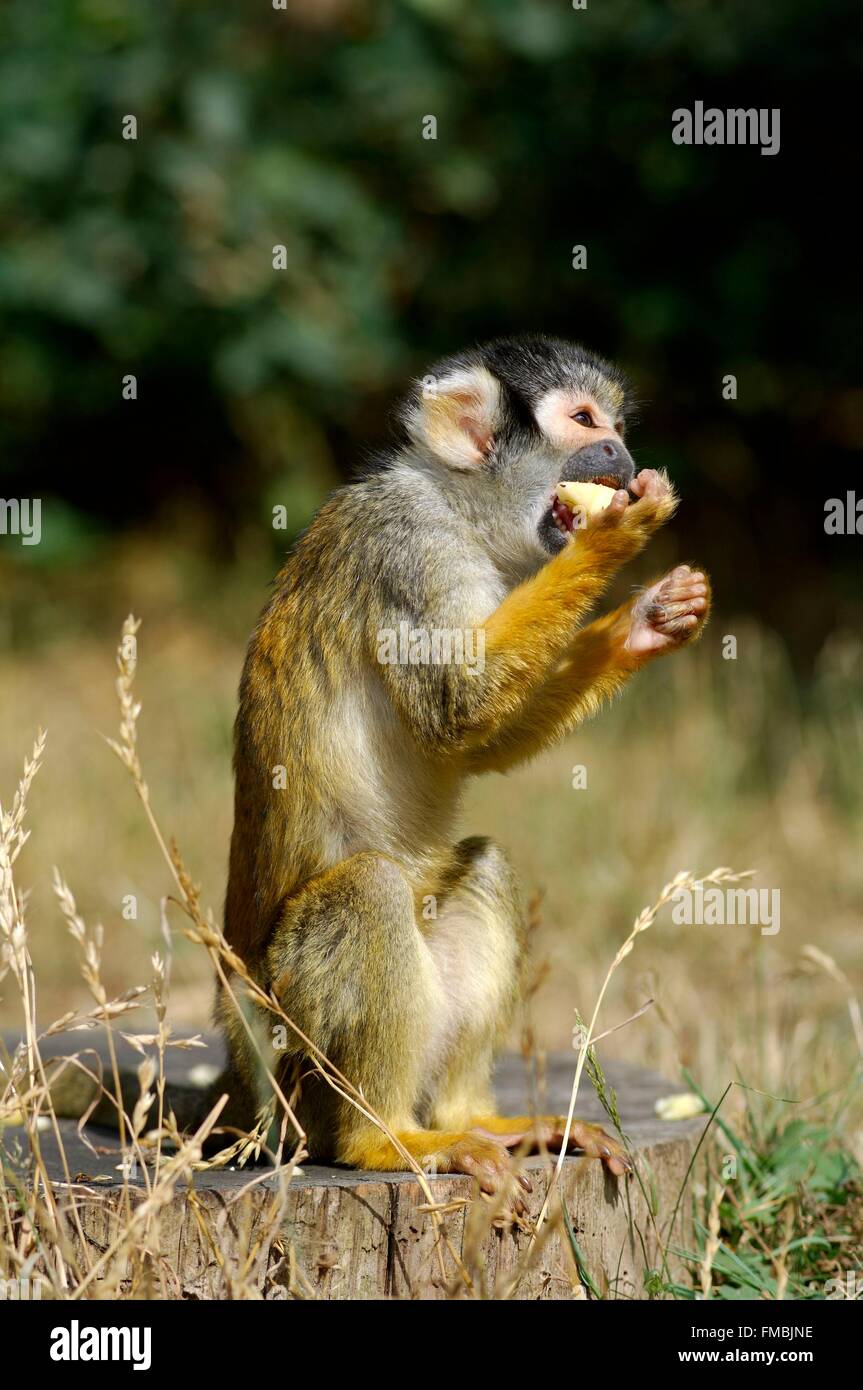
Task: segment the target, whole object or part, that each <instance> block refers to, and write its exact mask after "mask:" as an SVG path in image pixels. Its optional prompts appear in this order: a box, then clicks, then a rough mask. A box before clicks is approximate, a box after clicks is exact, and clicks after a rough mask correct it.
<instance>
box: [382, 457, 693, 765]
mask: <svg viewBox="0 0 863 1390" xmlns="http://www.w3.org/2000/svg"><path fill="white" fill-rule="evenodd" d="M641 476H643V475H641ZM616 499H620V500H619V501H618V500H615V501H612V503H611V504H610V505H609V507H608V509H607V510H606V511H605V512H603V513H602V515H601V516H600V517H599V518H597V520H596V521H593V522H591V524H590V525H589V526H587V527H586V528H585V529H584V530H583V531H582V532H580V534H579V537H578V540H577V542H576V543H574V544H571V545H569V546H567V548H566V549H565V550H563V551H561V553H560V554H559V555H557V556H556V557H555V558H554V559H553V560H550V561H549V563H548V564H547V565H545V566H544V567H543V568H542V569H541V570H540V571H539V573H538V574H537V575H535V576H534V577H533V578H532V579H529V580H527V581H526V582H525V583H523V584H520V585H519V586H518V587H517V588H516V589H513V591H512V592H511V593H510V594H509V595H508V596H507V597H506V598H505V599H504V600H503V602H502V603H501V604H500V606H499V607H498V608H497V609H496V610H495V612H494V613H493V614H492V615H491V617H490V618H489V619H488V620H487V621H486V622H485V623H484V624H483V627H482V632H483V636H484V643H485V646H484V666H483V669H481V670H479V669H477V670H476V671H473V672H467V671H466V670H465V669H464V667H463V666H459V665H449V666H446V667H440V666H438V667H435V666H428V665H426V666H422V665H417V666H409V667H404V666H402V667H398V666H389V667H387V666H382V667H381V671H382V674H383V678H384V680H385V682H386V684H387V686H388V688H389V690H390V694H391V697H392V699H393V703H394V704H395V706H396V708H397V709H398V710H399V712H400V713H401V715H402V718H403V719H404V720H405V722H406V723H407V724H409V726H410V728H411V730H412V732H413V733H414V736H415V737H416V738H417V740H418V741H419V742H420V743H421V744H423V745H424V746H426V747H428V748H429V749H430V750H431V751H437V752H444V751H446V752H448V753H452V752H456V753H461V754H463V755H464V756H466V757H469V756H470V754H471V753H472V752H473V750H475V749H477V748H480V747H483V746H485V745H487V744H489V743H490V742H492V741H493V740H494V739H495V738H497V737H498V736H499V735H500V734H501V733H502V732H503V731H504V730H505V729H506V728H508V727H509V726H511V725H512V724H514V723H517V722H518V721H519V720H521V719H522V718H524V717H525V716H526V715H527V712H528V710H529V709H530V707H531V705H532V703H533V701H534V699H535V697H536V692H537V691H538V689H540V688H541V687H543V686H544V685H545V684H546V682H547V681H548V680H549V679H550V678H551V677H552V676H553V675H554V673H555V671H556V670H557V667H558V666H559V664H560V663H561V661H563V660H564V659H565V658H566V657H567V654H568V650H569V647H570V644H571V643H572V642H573V640H574V639H575V637H576V634H577V632H578V628H579V624H580V623H581V621H582V620H583V618H584V616H585V614H586V613H587V612H588V610H589V609H590V608H591V607H593V605H594V603H595V602H596V600H597V599H598V598H600V597H601V595H602V594H603V593H604V591H605V589H606V587H607V585H608V583H609V581H610V580H611V579H612V578H613V576H614V575H615V574H616V573H617V571H618V570H619V569H620V567H621V566H622V565H623V564H624V563H625V562H626V561H627V560H629V559H631V558H632V557H633V556H635V555H637V554H638V553H639V551H641V550H642V549H643V547H644V546H645V545H646V544H647V542H648V540H649V539H650V537H651V536H652V535H653V533H654V532H655V531H656V530H657V529H658V528H659V527H660V526H661V525H662V523H663V522H664V521H666V520H667V519H668V517H669V516H671V514H672V513H673V511H674V508H675V505H676V498H675V496H674V493H673V491H672V490H671V487H670V485H669V483H668V481H667V479H666V478H664V477H662V476H661V475H659V474H656V473H653V474H651V476H650V480H649V482H647V483H646V487H645V492H644V495H643V496H642V497H641V498H640V499H639V500H638V501H637V502H634V503H632V504H630V505H626V503H627V499H626V495H625V493H617V494H616Z"/></svg>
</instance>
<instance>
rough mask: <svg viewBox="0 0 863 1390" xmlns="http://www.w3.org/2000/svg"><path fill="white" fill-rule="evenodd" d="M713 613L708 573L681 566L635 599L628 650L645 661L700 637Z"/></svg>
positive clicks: (627, 644) (627, 641)
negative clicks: (709, 615) (708, 617)
mask: <svg viewBox="0 0 863 1390" xmlns="http://www.w3.org/2000/svg"><path fill="white" fill-rule="evenodd" d="M709 612H710V581H709V580H708V578H707V575H706V574H704V573H702V571H701V570H693V569H691V568H690V567H689V565H678V566H677V568H676V569H673V570H672V571H671V573H670V574H667V575H666V576H665V578H664V579H660V580H659V582H658V583H656V584H652V585H651V586H650V588H649V589H645V591H644V593H642V594H639V596H638V598H637V599H636V600H635V603H634V604H633V606H632V622H631V625H630V629H629V636H628V637H627V639H626V643H625V647H626V650H627V651H628V652H631V653H632V655H633V656H636V657H639V658H641V659H642V660H643V659H644V658H646V657H652V656H661V655H662V653H663V652H668V651H671V650H672V649H673V648H674V647H679V646H680V645H681V644H682V643H683V642H689V641H691V640H692V638H693V637H696V636H698V635H699V634H700V632H701V630H702V628H703V627H704V624H705V622H706V621H707V615H708V613H709Z"/></svg>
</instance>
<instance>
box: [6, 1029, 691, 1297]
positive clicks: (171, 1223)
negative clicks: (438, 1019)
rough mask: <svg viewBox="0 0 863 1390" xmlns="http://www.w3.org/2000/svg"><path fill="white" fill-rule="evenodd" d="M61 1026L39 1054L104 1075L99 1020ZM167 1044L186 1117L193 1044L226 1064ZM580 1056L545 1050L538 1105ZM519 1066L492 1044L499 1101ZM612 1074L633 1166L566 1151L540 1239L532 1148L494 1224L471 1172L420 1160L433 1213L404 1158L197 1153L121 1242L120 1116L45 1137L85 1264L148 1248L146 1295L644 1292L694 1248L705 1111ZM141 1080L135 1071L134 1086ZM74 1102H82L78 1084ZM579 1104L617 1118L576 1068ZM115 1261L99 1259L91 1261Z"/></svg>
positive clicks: (116, 1264) (540, 1175) (144, 1189)
mask: <svg viewBox="0 0 863 1390" xmlns="http://www.w3.org/2000/svg"><path fill="white" fill-rule="evenodd" d="M70 1036H71V1035H69V1034H66V1035H65V1036H63V1037H62V1038H60V1039H57V1040H53V1041H52V1040H49V1042H47V1043H46V1044H45V1046H44V1048H43V1055H44V1056H46V1057H47V1056H55V1057H56V1056H68V1055H69V1054H70V1053H71V1052H72V1051H73V1050H78V1051H80V1052H84V1051H85V1050H86V1051H88V1052H89V1053H90V1056H89V1058H88V1059H87V1060H88V1063H89V1065H90V1066H91V1067H92V1065H93V1056H92V1051H94V1050H95V1051H97V1052H98V1053H99V1055H100V1057H101V1059H102V1065H103V1068H104V1072H105V1075H106V1077H107V1076H109V1075H110V1071H109V1068H108V1065H107V1052H106V1048H105V1043H104V1036H103V1035H102V1034H100V1033H98V1032H93V1033H84V1034H81V1035H79V1036H80V1037H81V1038H82V1041H81V1042H80V1043H76V1044H74V1045H73V1044H71V1043H70ZM14 1041H15V1040H13V1039H10V1038H8V1037H7V1039H6V1045H7V1046H8V1047H10V1049H11V1047H12V1046H14ZM117 1050H118V1055H119V1061H120V1066H121V1071H122V1072H123V1074H124V1076H128V1075H130V1074H131V1075H132V1076H134V1074H135V1071H136V1069H137V1067H138V1065H139V1064H140V1062H141V1057H140V1055H139V1054H138V1053H136V1052H135V1051H134V1050H133V1049H132V1048H131V1047H130V1046H129V1045H128V1044H126V1043H124V1042H122V1041H121V1040H120V1039H119V1038H118V1039H117ZM168 1056H169V1064H168V1082H169V1096H170V1101H171V1103H172V1104H173V1105H174V1108H175V1110H176V1113H177V1115H178V1118H180V1119H182V1114H183V1111H184V1108H185V1107H186V1105H187V1102H188V1100H189V1098H190V1097H194V1098H195V1099H196V1100H197V1099H198V1098H199V1096H200V1091H201V1089H202V1084H203V1083H202V1082H198V1083H197V1085H196V1077H198V1076H199V1075H200V1073H201V1063H202V1060H203V1061H205V1065H206V1067H208V1068H218V1067H219V1066H220V1065H221V1060H222V1057H221V1045H220V1043H219V1040H218V1039H217V1038H215V1037H208V1038H207V1049H206V1051H202V1050H201V1049H195V1050H193V1051H176V1050H173V1051H169V1054H168ZM575 1063H576V1054H575V1053H569V1054H567V1053H560V1054H552V1055H551V1056H549V1057H548V1058H547V1059H546V1074H545V1078H544V1097H543V1101H542V1109H543V1110H544V1111H546V1112H552V1111H553V1112H556V1111H559V1112H561V1113H565V1112H566V1109H567V1106H568V1103H569V1092H570V1086H571V1084H572V1077H573V1073H574V1069H575ZM68 1074H70V1075H71V1074H72V1073H71V1072H69V1073H68ZM527 1080H528V1078H527V1074H526V1068H525V1064H524V1062H523V1060H522V1059H521V1058H520V1057H516V1056H512V1055H508V1056H504V1057H502V1058H501V1059H500V1062H499V1064H498V1067H497V1071H496V1076H495V1090H496V1094H497V1097H498V1102H499V1106H500V1110H501V1112H502V1113H507V1112H509V1113H512V1114H519V1113H521V1114H524V1113H530V1112H531V1105H530V1103H529V1101H528V1084H527ZM606 1080H607V1082H608V1085H609V1086H610V1087H612V1088H613V1089H614V1090H615V1091H616V1094H617V1103H618V1107H619V1112H620V1115H621V1119H622V1122H623V1129H624V1132H625V1134H626V1136H627V1138H628V1140H629V1143H630V1145H631V1148H632V1152H633V1156H634V1159H635V1163H636V1173H635V1175H633V1176H632V1177H630V1178H628V1179H622V1180H620V1181H619V1182H617V1181H615V1180H614V1179H612V1178H610V1177H609V1176H608V1175H606V1174H605V1173H604V1171H603V1169H602V1166H601V1165H600V1164H599V1163H598V1162H596V1161H595V1160H588V1159H585V1158H581V1157H578V1156H575V1157H570V1158H567V1159H566V1160H565V1162H564V1165H563V1170H562V1173H561V1179H560V1183H559V1188H558V1192H559V1194H560V1195H561V1196H562V1197H563V1203H564V1205H565V1210H564V1207H563V1206H562V1205H561V1203H560V1202H559V1201H558V1200H557V1199H553V1201H552V1203H551V1206H550V1212H551V1216H552V1221H551V1222H550V1223H547V1225H546V1227H545V1228H544V1231H543V1234H542V1236H541V1237H540V1238H538V1239H536V1240H535V1241H533V1243H532V1228H533V1226H534V1223H535V1221H536V1219H537V1217H538V1216H539V1213H540V1209H541V1207H542V1204H543V1200H544V1197H545V1195H546V1192H547V1190H548V1184H549V1180H550V1176H551V1172H552V1169H553V1165H554V1160H553V1159H551V1160H549V1159H543V1158H542V1157H534V1158H529V1159H526V1160H525V1161H524V1167H525V1171H526V1172H527V1174H528V1176H529V1179H530V1181H531V1183H532V1186H533V1192H532V1193H531V1194H529V1195H525V1197H524V1204H525V1208H526V1210H525V1214H524V1216H523V1217H522V1218H521V1219H520V1220H519V1221H517V1222H516V1223H512V1222H510V1221H509V1220H504V1219H502V1220H500V1221H499V1222H498V1223H497V1224H495V1225H492V1224H491V1223H490V1219H489V1218H490V1215H491V1211H492V1208H491V1204H490V1202H489V1201H488V1200H487V1199H477V1200H473V1201H472V1199H474V1198H476V1192H475V1188H474V1185H473V1183H472V1181H471V1180H470V1179H469V1178H467V1177H463V1176H454V1175H441V1176H429V1177H428V1184H429V1187H430V1189H431V1192H432V1194H433V1198H434V1201H435V1203H436V1204H437V1205H438V1206H439V1207H441V1208H442V1211H441V1213H440V1215H439V1217H438V1219H437V1220H435V1219H434V1218H433V1216H432V1215H431V1214H430V1213H429V1212H428V1211H427V1210H424V1208H425V1207H426V1206H427V1198H426V1195H425V1194H424V1193H423V1191H422V1189H421V1187H420V1184H419V1182H418V1181H417V1179H416V1177H415V1176H414V1175H413V1174H411V1173H370V1172H359V1171H356V1170H354V1169H347V1168H339V1167H324V1166H322V1165H319V1164H314V1163H309V1162H307V1163H304V1164H303V1165H302V1167H301V1168H300V1169H297V1170H295V1171H294V1173H293V1175H292V1176H291V1178H290V1181H289V1182H286V1181H285V1171H284V1170H277V1169H273V1168H266V1167H262V1166H259V1167H257V1168H251V1169H250V1168H244V1169H241V1170H232V1169H207V1170H205V1171H200V1172H195V1173H194V1174H193V1175H192V1178H191V1180H190V1179H189V1177H188V1176H187V1175H185V1174H184V1175H183V1177H182V1178H181V1179H180V1181H179V1182H178V1183H177V1184H176V1186H175V1187H174V1188H173V1190H172V1191H168V1192H166V1193H164V1194H160V1196H164V1198H165V1200H164V1201H160V1203H159V1205H158V1210H157V1211H156V1210H151V1208H152V1207H154V1206H155V1204H154V1203H152V1202H151V1203H150V1207H147V1208H146V1219H144V1213H143V1212H142V1213H141V1214H140V1215H139V1218H138V1220H139V1227H138V1228H136V1235H135V1239H134V1241H133V1242H132V1243H131V1245H132V1247H134V1249H131V1248H130V1245H129V1243H128V1242H127V1243H126V1247H125V1248H124V1247H123V1242H122V1239H121V1233H122V1230H123V1227H124V1225H125V1224H127V1223H128V1221H129V1215H130V1211H131V1212H132V1214H133V1216H134V1213H135V1212H136V1210H137V1209H138V1207H139V1205H140V1204H142V1203H146V1202H147V1196H148V1185H147V1180H146V1178H145V1175H144V1174H142V1173H141V1172H140V1170H138V1171H135V1170H134V1169H133V1170H132V1172H131V1174H129V1175H128V1176H127V1179H126V1182H125V1184H124V1181H123V1175H122V1157H123V1156H122V1152H121V1149H120V1145H119V1140H118V1137H117V1134H116V1131H115V1130H111V1129H106V1128H103V1127H100V1126H99V1125H94V1124H92V1123H89V1124H88V1125H87V1126H86V1129H85V1130H84V1131H83V1133H79V1128H78V1125H77V1123H76V1122H75V1121H74V1120H70V1119H63V1120H61V1121H60V1123H59V1129H60V1135H61V1139H62V1146H63V1150H64V1154H65V1159H64V1157H63V1156H61V1153H60V1151H59V1146H58V1143H57V1138H56V1135H55V1134H54V1133H53V1132H52V1130H51V1129H50V1128H45V1127H44V1121H43V1122H42V1125H43V1127H42V1129H40V1136H39V1137H40V1147H41V1150H42V1156H43V1161H44V1163H45V1165H46V1167H47V1170H48V1173H49V1176H50V1178H51V1180H52V1182H53V1183H54V1184H55V1190H56V1191H57V1192H58V1193H59V1194H60V1196H61V1200H62V1203H63V1204H64V1205H65V1206H67V1207H71V1204H72V1203H73V1202H74V1204H75V1207H76V1208H77V1213H78V1222H79V1223H80V1226H79V1229H80V1231H81V1233H82V1234H83V1239H84V1240H85V1241H86V1242H87V1243H88V1246H89V1252H88V1254H89V1263H92V1262H93V1260H94V1258H99V1256H100V1255H101V1256H103V1257H104V1252H106V1251H108V1252H110V1251H111V1249H112V1247H113V1246H114V1244H115V1242H117V1243H118V1253H117V1254H116V1255H114V1256H113V1257H112V1260H111V1262H110V1268H111V1272H112V1276H113V1279H120V1280H121V1281H126V1280H127V1268H126V1267H127V1266H128V1274H129V1275H131V1270H132V1265H131V1261H132V1259H133V1258H135V1257H137V1258H140V1252H141V1249H143V1248H146V1249H147V1251H149V1252H150V1255H151V1257H152V1262H153V1271H154V1273H153V1279H152V1293H153V1295H154V1296H156V1297H169V1298H170V1297H174V1298H196V1299H219V1298H223V1299H224V1298H232V1297H236V1296H249V1294H250V1293H251V1294H252V1296H255V1295H257V1296H260V1297H264V1298H287V1297H308V1298H319V1299H379V1298H396V1299H415V1298H420V1299H435V1298H446V1297H477V1296H479V1297H502V1296H507V1297H515V1298H519V1299H572V1298H578V1299H583V1298H595V1297H602V1298H627V1299H633V1298H634V1299H643V1298H646V1297H648V1296H649V1288H648V1280H650V1277H651V1274H652V1273H653V1275H654V1281H653V1282H654V1283H655V1282H656V1275H659V1276H660V1277H661V1278H664V1279H675V1278H682V1279H683V1280H684V1281H686V1280H687V1276H686V1274H685V1272H684V1270H685V1266H684V1264H683V1263H682V1262H681V1260H680V1258H679V1256H678V1254H677V1251H678V1250H679V1249H680V1248H683V1249H686V1250H692V1249H693V1235H692V1190H691V1187H692V1183H691V1177H690V1178H689V1182H688V1184H687V1175H688V1172H689V1168H690V1163H691V1160H692V1158H693V1155H694V1153H695V1150H696V1146H697V1143H698V1140H699V1137H700V1135H701V1133H702V1131H703V1129H704V1125H705V1123H706V1116H704V1115H699V1116H697V1117H696V1118H694V1119H687V1120H682V1121H675V1122H666V1121H663V1120H660V1119H659V1118H658V1117H657V1115H656V1113H655V1103H656V1100H657V1099H658V1098H659V1097H660V1096H665V1095H669V1094H674V1093H675V1092H677V1091H680V1090H681V1089H682V1088H681V1087H680V1086H676V1085H675V1084H674V1083H672V1082H669V1081H666V1080H663V1078H662V1077H660V1076H659V1075H657V1074H656V1073H655V1072H651V1071H647V1070H645V1069H644V1068H641V1067H636V1066H632V1065H629V1064H627V1063H621V1062H616V1063H609V1064H608V1066H607V1068H606ZM136 1087H137V1080H134V1081H133V1083H132V1087H131V1089H132V1090H133V1092H134V1090H135V1088H136ZM65 1107H66V1108H70V1107H69V1103H68V1100H67V1101H66V1102H65ZM60 1108H63V1107H62V1106H61V1107H60ZM71 1108H72V1109H74V1110H75V1113H77V1101H76V1102H75V1103H74V1104H73V1105H72V1106H71ZM150 1113H151V1115H152V1114H153V1113H154V1112H153V1111H151V1112H150ZM577 1113H578V1115H579V1116H580V1117H581V1118H583V1119H590V1120H598V1121H600V1122H603V1123H604V1124H605V1125H606V1126H607V1127H608V1125H609V1121H608V1119H607V1117H606V1116H605V1114H604V1113H603V1111H602V1108H601V1106H600V1104H599V1101H598V1099H597V1097H596V1096H595V1095H594V1093H593V1090H592V1088H591V1087H590V1085H589V1083H588V1082H587V1080H586V1078H585V1079H584V1081H583V1084H582V1086H581V1088H580V1092H579V1101H578V1105H577ZM100 1116H101V1112H100ZM25 1140H26V1136H25V1133H24V1131H23V1130H21V1129H16V1128H14V1127H10V1126H7V1127H6V1128H5V1129H3V1130H0V1156H2V1157H3V1158H4V1161H5V1162H6V1163H7V1164H8V1163H9V1162H10V1161H11V1162H12V1163H14V1164H16V1165H18V1166H19V1167H20V1168H22V1169H25V1168H26V1167H27V1166H28V1165H29V1164H30V1163H31V1162H32V1157H31V1156H30V1155H29V1152H28V1151H27V1148H26V1142H25ZM163 1163H164V1159H163ZM150 1180H151V1182H152V1173H150ZM672 1223H673V1224H672ZM72 1227H73V1223H70V1229H72ZM549 1228H550V1229H549ZM74 1239H75V1240H80V1236H78V1235H75V1236H74ZM107 1267H108V1265H105V1264H104V1263H103V1267H102V1268H101V1270H100V1273H104V1272H105V1269H106V1268H107Z"/></svg>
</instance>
